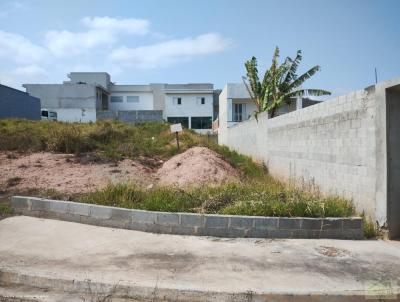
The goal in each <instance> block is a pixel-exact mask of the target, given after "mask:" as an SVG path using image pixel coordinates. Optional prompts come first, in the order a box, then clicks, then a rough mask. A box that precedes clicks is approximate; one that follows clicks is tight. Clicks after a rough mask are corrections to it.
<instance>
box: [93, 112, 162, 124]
mask: <svg viewBox="0 0 400 302" xmlns="http://www.w3.org/2000/svg"><path fill="white" fill-rule="evenodd" d="M108 119H115V120H119V121H122V122H125V123H131V124H136V123H142V122H162V121H163V112H162V110H119V111H110V110H106V111H97V120H108Z"/></svg>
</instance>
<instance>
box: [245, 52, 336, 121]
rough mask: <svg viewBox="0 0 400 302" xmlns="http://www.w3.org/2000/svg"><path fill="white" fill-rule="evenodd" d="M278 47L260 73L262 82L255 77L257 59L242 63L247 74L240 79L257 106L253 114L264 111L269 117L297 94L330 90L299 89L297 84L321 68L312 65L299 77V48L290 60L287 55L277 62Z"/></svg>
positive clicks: (256, 73)
mask: <svg viewBox="0 0 400 302" xmlns="http://www.w3.org/2000/svg"><path fill="white" fill-rule="evenodd" d="M278 59H279V48H278V47H276V49H275V52H274V56H273V57H272V64H271V67H270V68H269V69H267V71H266V72H265V74H264V78H263V80H262V82H260V79H259V77H258V69H257V58H256V57H252V58H251V59H250V60H248V61H246V62H245V64H244V65H245V67H246V71H247V77H243V82H244V84H245V86H246V89H247V91H248V92H249V95H250V98H251V100H252V101H253V102H254V103H255V105H256V107H257V109H256V111H255V117H256V119H257V116H258V114H259V113H261V112H264V111H268V112H269V114H270V116H271V117H274V116H275V115H276V110H277V109H278V108H279V107H280V106H282V105H283V104H284V102H289V101H290V98H293V97H297V96H300V97H302V96H305V95H312V96H321V95H330V94H331V93H330V92H329V91H326V90H321V89H302V88H301V85H302V84H303V83H304V82H305V81H306V80H308V79H309V78H310V77H312V76H313V75H314V74H315V73H316V72H317V71H319V70H320V69H321V68H320V67H319V66H318V65H316V66H314V67H313V68H311V69H310V70H308V71H307V72H305V73H303V74H302V75H301V76H298V75H297V68H298V66H299V64H300V62H301V60H302V55H301V50H298V51H297V55H296V57H295V58H294V59H292V58H290V57H287V58H286V59H285V61H284V62H283V63H282V64H279V62H278Z"/></svg>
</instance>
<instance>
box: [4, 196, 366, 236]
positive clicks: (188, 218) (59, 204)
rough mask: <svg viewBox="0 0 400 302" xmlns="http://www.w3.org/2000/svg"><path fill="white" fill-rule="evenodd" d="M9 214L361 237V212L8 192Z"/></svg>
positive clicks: (117, 224)
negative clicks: (99, 200)
mask: <svg viewBox="0 0 400 302" xmlns="http://www.w3.org/2000/svg"><path fill="white" fill-rule="evenodd" d="M11 209H12V211H13V213H15V214H19V215H26V216H34V217H41V218H50V219H58V220H65V221H71V222H78V223H84V224H91V225H97V226H105V227H114V228H123V229H129V230H137V231H143V232H152V233H164V234H176V235H192V236H214V237H227V238H238V237H239V238H308V239H316V238H334V239H362V238H363V236H364V235H363V224H362V219H361V218H360V217H348V218H307V217H260V216H240V215H215V214H195V213H169V212H155V211H144V210H135V209H124V208H116V207H107V206H101V205H95V204H85V203H78V202H73V201H60V200H50V199H42V198H36V197H24V196H13V197H12V198H11Z"/></svg>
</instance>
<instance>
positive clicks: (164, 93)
mask: <svg viewBox="0 0 400 302" xmlns="http://www.w3.org/2000/svg"><path fill="white" fill-rule="evenodd" d="M68 77H69V78H70V81H66V82H64V83H62V84H24V85H23V86H24V87H25V88H26V91H27V92H28V93H30V94H32V95H34V96H36V97H38V98H40V99H41V105H42V110H44V111H51V112H56V115H57V120H60V121H66V122H90V121H92V122H94V121H96V120H97V119H104V118H118V119H122V120H125V121H128V122H140V121H148V120H165V121H168V122H171V123H175V122H180V123H182V125H183V126H185V127H187V128H190V129H194V130H196V131H198V132H208V131H210V130H211V125H212V120H213V115H214V103H213V96H214V86H213V84H208V83H205V84H203V83H198V84H149V85H117V84H115V83H113V82H111V79H110V75H109V74H108V73H106V72H71V73H70V74H69V75H68Z"/></svg>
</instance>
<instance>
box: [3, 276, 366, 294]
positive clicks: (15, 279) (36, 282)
mask: <svg viewBox="0 0 400 302" xmlns="http://www.w3.org/2000/svg"><path fill="white" fill-rule="evenodd" d="M122 283H124V284H122ZM0 285H2V286H4V287H9V286H29V287H30V288H40V289H44V290H49V291H62V292H64V293H70V294H75V295H77V294H81V295H82V294H87V293H88V290H89V285H90V288H91V291H92V292H93V293H95V294H96V295H99V296H102V295H108V294H110V293H112V294H113V298H123V299H126V300H127V301H131V300H130V299H140V301H142V299H143V301H174V302H203V301H209V302H214V301H215V302H217V301H218V302H228V301H229V302H248V301H252V302H267V301H277V302H278V301H282V302H283V301H289V300H290V301H301V302H303V301H327V302H338V301H343V300H346V301H354V302H358V301H365V298H366V294H367V293H366V292H365V291H344V292H340V291H334V290H333V291H332V292H328V293H327V292H320V291H313V292H280V291H277V292H276V291H272V292H254V291H250V290H249V291H247V292H236V293H235V292H231V293H230V292H215V291H200V290H191V289H183V288H164V287H162V285H161V286H160V285H159V284H154V286H144V285H139V284H129V282H126V281H125V282H119V281H118V280H116V283H115V284H107V283H102V282H96V281H92V280H67V279H52V278H50V277H44V276H33V275H27V274H18V273H16V272H12V271H5V270H3V271H0ZM118 301H120V300H118ZM123 301H125V300H123Z"/></svg>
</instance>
